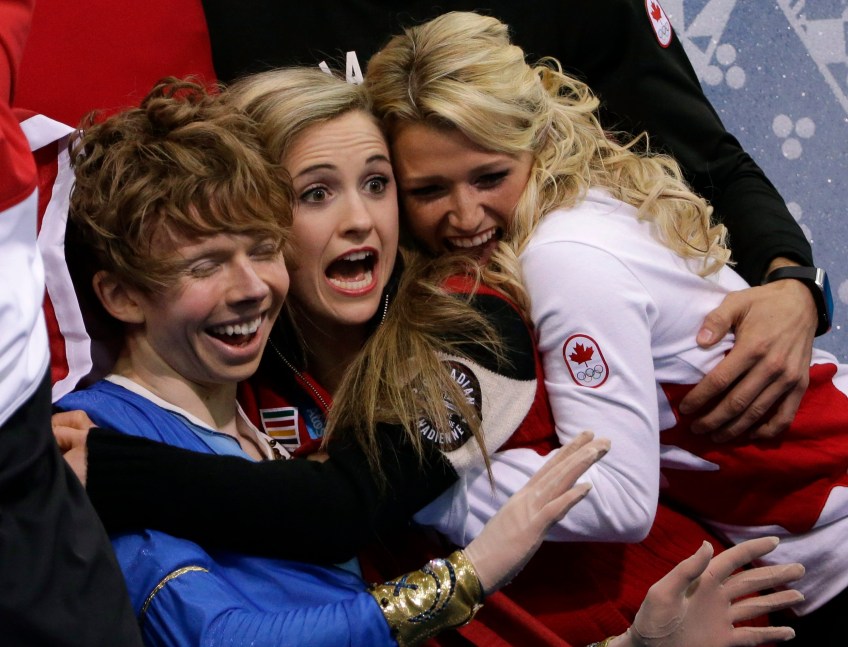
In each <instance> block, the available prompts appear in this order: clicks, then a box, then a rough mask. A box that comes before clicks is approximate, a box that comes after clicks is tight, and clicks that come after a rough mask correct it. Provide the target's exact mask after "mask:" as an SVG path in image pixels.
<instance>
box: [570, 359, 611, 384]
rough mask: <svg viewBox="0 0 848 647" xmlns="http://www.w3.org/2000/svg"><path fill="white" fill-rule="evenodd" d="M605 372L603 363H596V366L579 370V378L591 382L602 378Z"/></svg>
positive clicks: (587, 382)
mask: <svg viewBox="0 0 848 647" xmlns="http://www.w3.org/2000/svg"><path fill="white" fill-rule="evenodd" d="M604 372H605V371H604V367H603V365H601V364H595V366H592V367H590V368H587V369H586V370H585V371H578V372H577V379H578V380H580V381H581V382H585V383H586V384H589V383H590V382H592V381H594V380H600V379H601V378H602V377H603V376H604Z"/></svg>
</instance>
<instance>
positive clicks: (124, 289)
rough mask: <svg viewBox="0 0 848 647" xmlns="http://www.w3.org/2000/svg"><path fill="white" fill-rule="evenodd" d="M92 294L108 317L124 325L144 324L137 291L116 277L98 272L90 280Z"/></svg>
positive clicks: (101, 271) (105, 272) (108, 273)
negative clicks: (98, 300)
mask: <svg viewBox="0 0 848 647" xmlns="http://www.w3.org/2000/svg"><path fill="white" fill-rule="evenodd" d="M91 285H92V287H93V288H94V293H95V294H96V295H97V298H98V299H100V303H101V304H103V307H104V308H105V309H106V312H108V313H109V314H110V315H112V316H113V317H115V319H117V320H118V321H123V322H124V323H135V324H140V323H144V310H143V309H142V308H141V305H140V303H139V295H140V293H139V291H138V290H136V289H134V288H130V287H128V286H127V285H125V284H124V282H123V281H121V280H120V279H119V278H118V277H117V276H115V275H114V274H112V273H111V272H107V271H106V270H100V271H99V272H97V273H96V274H95V275H94V278H92V279H91Z"/></svg>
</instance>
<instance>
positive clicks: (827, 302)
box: [763, 265, 833, 337]
mask: <svg viewBox="0 0 848 647" xmlns="http://www.w3.org/2000/svg"><path fill="white" fill-rule="evenodd" d="M782 279H796V280H798V281H801V282H802V283H803V284H804V285H806V286H807V287H808V288H809V289H810V293H811V294H812V295H813V301H815V304H816V310H818V315H819V323H818V326H817V327H816V337H818V336H819V335H823V334H825V333H826V332H827V331H828V330H830V326H831V323H832V322H833V295H832V294H831V292H830V280H829V279H828V278H827V272H825V271H824V270H823V269H821V268H820V267H798V266H795V265H789V266H786V267H778V268H777V269H776V270H772V271H771V272H769V273H768V275H767V276H766V278H765V281H763V284H766V283H773V282H774V281H780V280H782Z"/></svg>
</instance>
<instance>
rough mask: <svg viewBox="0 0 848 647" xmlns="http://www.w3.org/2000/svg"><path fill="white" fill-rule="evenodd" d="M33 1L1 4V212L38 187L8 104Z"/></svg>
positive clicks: (25, 146) (14, 0) (21, 136)
mask: <svg viewBox="0 0 848 647" xmlns="http://www.w3.org/2000/svg"><path fill="white" fill-rule="evenodd" d="M31 10H32V2H31V0H9V1H6V2H0V24H2V29H0V125H2V128H0V168H2V169H3V179H2V184H0V212H3V211H5V210H6V209H9V208H10V207H13V206H14V205H16V204H18V203H19V202H21V201H22V200H24V199H25V198H27V197H28V196H29V195H30V194H31V193H32V192H33V191H34V190H35V187H36V182H35V164H34V163H33V161H32V156H31V155H30V153H29V144H28V143H27V140H26V137H24V134H23V133H22V132H21V130H20V128H18V120H17V118H16V117H15V116H14V115H13V114H12V112H11V111H10V110H9V107H8V102H9V100H10V98H11V97H12V95H14V93H15V84H16V83H17V82H18V80H19V78H20V75H19V74H17V69H16V68H17V66H18V64H19V62H20V59H21V52H22V51H23V48H24V42H25V41H26V37H27V28H28V26H29V21H28V18H29V12H30V11H31Z"/></svg>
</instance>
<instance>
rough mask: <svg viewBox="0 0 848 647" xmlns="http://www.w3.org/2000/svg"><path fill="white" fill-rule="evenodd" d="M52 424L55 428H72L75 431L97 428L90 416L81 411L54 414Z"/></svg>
mask: <svg viewBox="0 0 848 647" xmlns="http://www.w3.org/2000/svg"><path fill="white" fill-rule="evenodd" d="M51 422H52V424H53V426H54V427H57V426H59V427H72V428H75V429H91V428H92V427H94V426H95V425H94V423H93V422H92V421H91V418H89V417H88V414H87V413H86V412H85V411H82V410H79V409H77V410H75V411H60V412H59V413H54V414H53V416H52V418H51Z"/></svg>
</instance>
